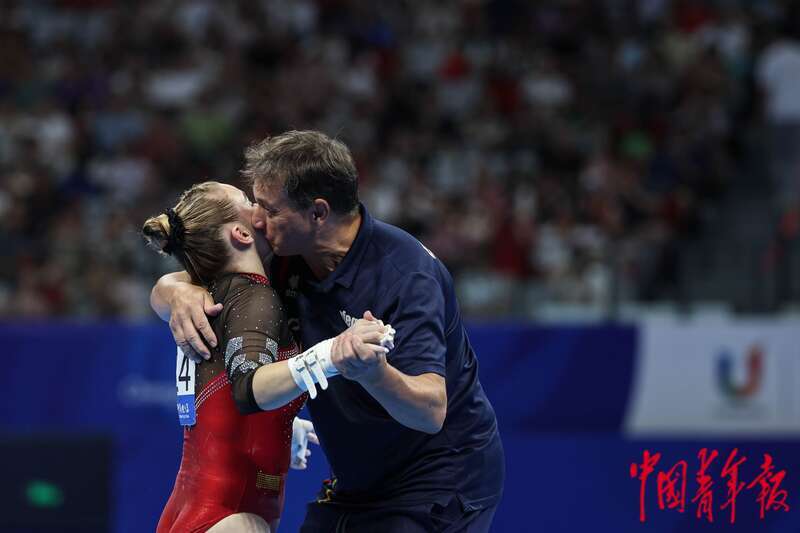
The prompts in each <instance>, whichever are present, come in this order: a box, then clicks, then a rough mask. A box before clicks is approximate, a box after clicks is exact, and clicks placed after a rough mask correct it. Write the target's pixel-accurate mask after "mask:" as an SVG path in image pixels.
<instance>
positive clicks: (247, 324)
mask: <svg viewBox="0 0 800 533" xmlns="http://www.w3.org/2000/svg"><path fill="white" fill-rule="evenodd" d="M220 319H221V320H222V321H223V324H224V326H223V334H222V339H220V340H221V342H222V353H223V357H224V360H225V371H226V372H227V373H228V379H229V380H230V382H231V389H232V392H233V399H234V401H235V402H236V406H237V407H238V408H239V412H241V413H242V414H250V413H256V412H258V411H262V410H264V411H266V410H270V409H277V408H278V407H281V406H282V405H285V404H287V403H289V402H290V401H291V400H293V399H295V398H297V397H298V396H300V394H302V393H303V390H302V389H301V388H300V387H299V386H298V385H297V384H296V383H295V381H294V379H293V378H292V374H291V372H290V370H289V365H288V364H287V362H285V361H283V362H277V357H278V348H279V342H280V333H281V328H282V326H283V320H284V312H283V308H282V306H281V302H280V299H279V298H278V295H277V293H276V292H275V291H274V290H273V289H272V288H271V287H268V286H266V285H251V286H249V287H247V288H246V289H243V290H241V291H239V292H238V293H236V294H234V295H232V296H231V297H229V298H228V300H227V301H226V302H225V306H224V308H223V310H222V315H221V316H220Z"/></svg>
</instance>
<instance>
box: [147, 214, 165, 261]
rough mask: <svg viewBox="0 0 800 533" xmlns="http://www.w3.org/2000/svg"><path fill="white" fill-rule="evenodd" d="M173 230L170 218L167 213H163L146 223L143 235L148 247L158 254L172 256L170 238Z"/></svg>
mask: <svg viewBox="0 0 800 533" xmlns="http://www.w3.org/2000/svg"><path fill="white" fill-rule="evenodd" d="M171 229H172V228H171V227H170V223H169V217H168V216H167V215H166V213H162V214H160V215H158V216H157V217H151V218H148V219H147V220H146V221H145V223H144V226H142V235H144V238H145V240H146V241H147V244H148V246H150V247H151V248H153V249H154V250H156V251H157V252H161V253H165V254H170V253H171V250H170V246H169V241H170V239H169V236H170V231H171Z"/></svg>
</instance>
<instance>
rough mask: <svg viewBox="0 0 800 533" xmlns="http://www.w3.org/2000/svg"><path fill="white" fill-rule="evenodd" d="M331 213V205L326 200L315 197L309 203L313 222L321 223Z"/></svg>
mask: <svg viewBox="0 0 800 533" xmlns="http://www.w3.org/2000/svg"><path fill="white" fill-rule="evenodd" d="M330 214H331V206H330V205H328V202H327V201H326V200H323V199H322V198H317V199H316V200H314V203H313V204H311V222H312V223H313V224H321V223H322V222H325V221H326V220H327V219H328V217H329V216H330Z"/></svg>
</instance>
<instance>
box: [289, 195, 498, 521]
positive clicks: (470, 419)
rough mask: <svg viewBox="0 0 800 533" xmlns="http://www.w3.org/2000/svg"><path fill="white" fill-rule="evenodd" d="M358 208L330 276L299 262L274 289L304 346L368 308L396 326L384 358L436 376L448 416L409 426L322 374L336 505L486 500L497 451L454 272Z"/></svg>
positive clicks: (324, 432) (324, 429) (318, 417)
mask: <svg viewBox="0 0 800 533" xmlns="http://www.w3.org/2000/svg"><path fill="white" fill-rule="evenodd" d="M360 209H361V216H362V221H361V227H360V228H359V231H358V235H357V237H356V239H355V241H354V242H353V245H352V246H351V248H350V250H349V251H348V252H347V254H346V255H345V257H344V259H343V260H342V262H341V263H340V264H339V265H338V266H337V267H336V270H334V272H333V273H331V274H330V275H329V276H328V277H327V278H325V279H324V280H323V281H321V282H315V281H314V280H312V276H310V273H309V272H308V269H307V268H304V269H303V270H304V271H305V273H304V274H302V275H300V277H299V278H298V277H297V276H298V274H297V272H298V271H297V269H293V272H291V273H289V274H290V275H289V277H288V279H289V286H288V287H285V289H288V290H284V291H282V292H284V299H285V301H286V303H287V304H288V307H289V308H290V309H291V308H292V307H295V305H292V304H293V303H296V309H297V311H296V312H297V314H298V316H299V319H300V330H301V339H302V343H303V346H304V347H306V348H307V347H310V346H313V345H314V344H316V343H317V342H319V341H321V340H324V339H327V338H330V337H334V336H336V335H338V334H339V333H341V332H342V331H344V330H345V329H347V327H348V326H349V324H351V323H352V321H353V320H355V319H358V318H361V317H362V316H363V314H364V311H367V310H370V311H372V312H373V314H374V315H375V316H376V317H377V318H380V319H381V320H383V321H384V322H386V323H390V324H392V326H393V327H394V328H395V330H396V331H397V333H396V335H395V347H394V349H393V350H392V351H391V352H390V353H389V355H388V361H389V364H391V365H392V366H394V367H395V368H397V369H398V370H400V371H401V372H403V373H405V374H408V375H412V376H416V375H420V374H425V373H428V372H432V373H434V374H439V375H440V376H444V378H445V382H446V386H447V416H446V418H445V422H444V426H443V428H442V430H441V431H440V432H438V433H437V434H435V435H430V434H427V433H423V432H419V431H415V430H412V429H409V428H407V427H406V426H403V425H402V424H400V423H399V422H397V421H395V420H394V419H393V418H392V417H391V416H390V415H389V414H388V413H387V412H386V410H385V409H384V408H383V407H382V406H381V405H380V404H379V403H378V402H377V401H376V400H375V399H374V398H372V396H370V395H369V393H367V391H366V390H365V389H364V388H363V387H361V385H359V384H358V383H356V382H354V381H350V380H348V379H345V378H344V377H338V378H334V379H332V380H330V385H329V388H328V390H326V391H320V395H319V396H318V397H317V398H316V399H315V400H310V401H309V402H308V408H309V411H310V412H311V416H312V418H313V421H314V427H315V429H316V432H317V434H318V435H319V436H320V441H321V446H322V448H323V450H324V451H325V455H326V456H327V458H328V460H329V462H330V464H331V467H332V469H333V472H334V475H335V476H336V479H337V482H336V486H335V489H336V490H335V493H334V496H333V501H334V502H339V503H342V504H353V505H370V504H379V505H386V504H406V503H408V504H412V503H428V502H446V501H447V500H448V499H449V498H450V497H452V496H453V495H454V494H455V495H457V496H458V497H459V499H460V500H461V502H462V503H463V504H464V506H465V507H466V508H467V509H470V508H482V507H488V506H491V505H495V504H496V503H497V502H498V500H499V498H500V495H501V493H502V485H503V478H504V459H503V449H502V445H501V443H500V437H499V434H498V432H497V421H496V418H495V414H494V410H493V409H492V406H491V404H490V403H489V400H488V399H487V397H486V394H485V393H484V391H483V388H482V387H481V384H480V382H479V381H478V363H477V360H476V358H475V353H474V351H473V350H472V347H471V346H470V343H469V339H468V338H467V334H466V331H465V330H464V326H463V324H462V321H461V314H460V312H459V308H458V303H457V302H456V296H455V291H454V288H453V280H452V278H451V277H450V274H449V273H448V272H447V269H446V268H445V267H444V265H443V264H442V263H441V262H440V261H439V260H438V259H436V258H435V257H434V256H433V254H432V253H431V252H430V251H428V250H427V249H426V248H425V247H423V246H422V244H421V243H420V242H419V241H418V240H417V239H415V238H414V237H412V236H411V235H409V234H408V233H406V232H405V231H403V230H401V229H399V228H396V227H394V226H391V225H389V224H385V223H383V222H380V221H378V220H374V219H373V218H372V217H371V216H370V215H369V213H368V212H367V210H366V209H365V208H364V206H363V205H362V206H361V207H360ZM297 259H299V258H297ZM298 262H299V263H302V264H303V265H304V263H303V262H302V260H300V261H298ZM292 263H294V261H292ZM295 298H296V302H290V301H289V300H293V299H295Z"/></svg>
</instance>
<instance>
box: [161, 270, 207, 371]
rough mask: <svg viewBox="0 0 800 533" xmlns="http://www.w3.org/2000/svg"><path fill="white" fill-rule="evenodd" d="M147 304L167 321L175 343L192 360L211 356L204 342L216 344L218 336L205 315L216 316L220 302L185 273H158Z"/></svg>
mask: <svg viewBox="0 0 800 533" xmlns="http://www.w3.org/2000/svg"><path fill="white" fill-rule="evenodd" d="M150 306H151V307H152V308H153V311H155V312H156V314H157V315H158V316H159V317H160V318H161V320H164V321H165V322H166V321H168V322H169V329H170V330H172V336H173V337H174V338H175V343H176V344H177V345H178V346H180V347H181V349H182V350H183V352H184V353H185V354H186V355H187V356H189V357H191V358H192V359H194V360H195V361H197V360H198V359H199V357H202V358H203V359H208V358H209V357H211V352H210V351H209V349H208V347H207V346H206V344H205V343H206V342H207V343H208V344H209V345H210V346H212V347H213V346H216V345H217V337H216V335H214V330H213V329H212V328H211V324H209V322H208V317H207V316H206V315H210V316H216V315H218V314H219V312H220V311H222V304H219V303H218V304H215V303H214V300H213V298H211V295H210V294H209V293H208V291H207V290H205V289H204V288H203V287H199V286H197V285H194V284H192V282H191V278H190V277H189V274H188V273H187V272H185V271H183V272H172V273H170V274H165V275H163V276H161V278H160V279H159V280H158V282H157V283H156V285H155V287H153V290H152V291H151V292H150ZM203 339H205V342H204V341H203Z"/></svg>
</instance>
